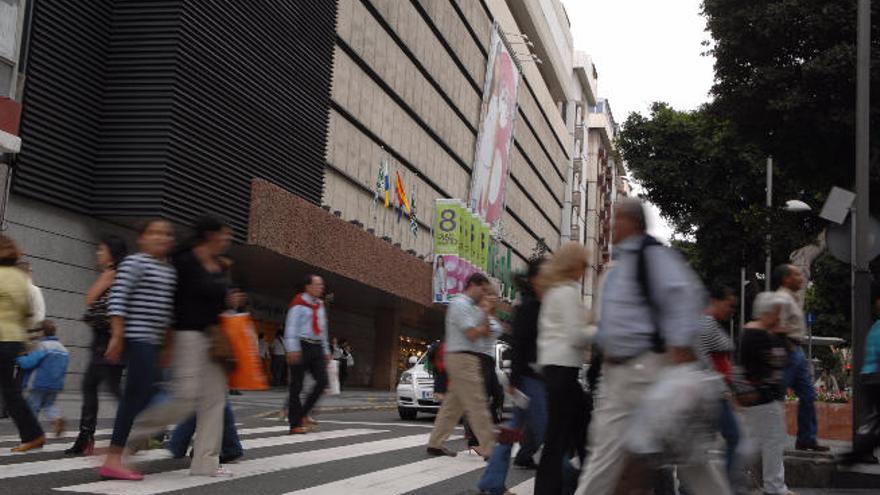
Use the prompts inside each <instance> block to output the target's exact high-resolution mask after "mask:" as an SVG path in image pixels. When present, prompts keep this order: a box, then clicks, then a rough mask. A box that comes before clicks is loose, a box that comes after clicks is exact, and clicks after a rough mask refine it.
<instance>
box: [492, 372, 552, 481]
mask: <svg viewBox="0 0 880 495" xmlns="http://www.w3.org/2000/svg"><path fill="white" fill-rule="evenodd" d="M519 389H520V391H522V393H524V394H525V395H526V396H528V398H529V407H528V409H520V408H516V409H514V411H513V419H512V420H511V421H510V423H509V424H508V425H507V427H508V428H511V429H519V428H521V427H522V426H523V425H525V426H526V434H527V435H529V436H530V439H529V441H528V443H529V444H530V445H532V446H534V449H535V450H537V447H539V446H540V445H541V442H542V440H543V438H544V432H545V431H546V429H547V396H546V388H545V387H544V382H542V381H541V380H536V379H534V378H530V377H523V378H522V381H521V383H520V385H519ZM512 449H513V445H509V444H507V445H505V444H500V443H499V444H497V445H495V449H494V450H493V451H492V457H491V458H490V459H489V465H488V466H486V470H485V471H483V476H482V477H481V478H480V481H479V482H478V483H477V486H478V487H479V488H480V490H482V491H485V492H489V493H492V494H497V493H504V483H505V481H506V480H507V470H508V469H509V468H510V453H511V450H512ZM532 454H534V452H532Z"/></svg>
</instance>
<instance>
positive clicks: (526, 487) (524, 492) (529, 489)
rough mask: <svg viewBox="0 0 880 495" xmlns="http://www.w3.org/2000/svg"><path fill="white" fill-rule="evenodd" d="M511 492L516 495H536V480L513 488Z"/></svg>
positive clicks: (524, 482) (530, 480)
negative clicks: (534, 494)
mask: <svg viewBox="0 0 880 495" xmlns="http://www.w3.org/2000/svg"><path fill="white" fill-rule="evenodd" d="M510 491H512V492H513V493H515V494H516V495H532V494H533V493H535V478H529V479H527V480H525V481H523V482H522V483H520V484H518V485H516V486H515V487H513V488H511V489H510Z"/></svg>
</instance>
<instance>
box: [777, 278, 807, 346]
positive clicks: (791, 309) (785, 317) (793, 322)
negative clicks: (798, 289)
mask: <svg viewBox="0 0 880 495" xmlns="http://www.w3.org/2000/svg"><path fill="white" fill-rule="evenodd" d="M776 293H777V294H779V295H781V296H782V297H784V298H785V305H784V306H783V307H782V312H781V313H780V314H779V318H780V322H781V323H782V326H783V327H785V328H786V329H787V330H788V337H791V338H793V339H796V340H803V339H804V337H805V336H806V335H807V322H806V320H805V319H804V310H803V309H801V305H800V304H798V302H797V296H796V294H795V293H794V292H792V291H790V290H788V289H786V288H785V287H780V288H779V289H778V290H777V291H776Z"/></svg>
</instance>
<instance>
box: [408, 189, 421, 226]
mask: <svg viewBox="0 0 880 495" xmlns="http://www.w3.org/2000/svg"><path fill="white" fill-rule="evenodd" d="M409 203H410V207H411V208H410V214H409V230H411V231H412V234H413V236H414V237H418V235H419V223H418V221H417V220H416V189H415V188H413V189H412V195H411V196H410V198H409Z"/></svg>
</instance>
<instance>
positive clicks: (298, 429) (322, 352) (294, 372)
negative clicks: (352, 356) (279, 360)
mask: <svg viewBox="0 0 880 495" xmlns="http://www.w3.org/2000/svg"><path fill="white" fill-rule="evenodd" d="M323 295H324V279H322V278H321V277H319V276H317V275H309V276H308V277H307V278H306V282H305V290H304V291H303V292H302V293H300V294H297V295H296V297H295V298H294V299H293V302H292V303H291V304H290V309H289V310H288V311H287V321H286V323H285V325H284V347H285V348H286V349H287V364H288V365H290V397H289V398H288V401H289V404H288V420H289V422H290V433H291V434H302V433H308V432H309V431H310V430H311V429H312V428H313V427H314V426H315V422H314V420H312V419H311V418H310V417H309V413H310V412H311V410H312V408H313V407H315V404H317V402H318V399H320V398H321V394H322V393H323V392H324V389H325V388H327V363H328V362H329V361H330V344H329V343H328V340H327V310H326V309H325V308H324V302H323V301H322V300H321V297H322V296H323ZM306 372H308V373H309V374H311V375H312V378H314V379H315V387H314V388H313V389H312V390H311V392H309V395H308V397H306V402H305V404H303V403H302V402H301V401H300V393H302V389H303V379H305V376H306Z"/></svg>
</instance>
